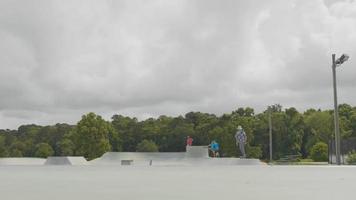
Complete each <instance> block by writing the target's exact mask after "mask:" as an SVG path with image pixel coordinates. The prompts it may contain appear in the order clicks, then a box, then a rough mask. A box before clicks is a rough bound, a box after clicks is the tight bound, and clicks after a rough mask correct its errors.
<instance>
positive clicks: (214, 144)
mask: <svg viewBox="0 0 356 200" xmlns="http://www.w3.org/2000/svg"><path fill="white" fill-rule="evenodd" d="M209 149H210V151H211V152H212V153H213V157H219V143H217V142H216V141H215V140H213V141H212V142H211V143H210V145H209Z"/></svg>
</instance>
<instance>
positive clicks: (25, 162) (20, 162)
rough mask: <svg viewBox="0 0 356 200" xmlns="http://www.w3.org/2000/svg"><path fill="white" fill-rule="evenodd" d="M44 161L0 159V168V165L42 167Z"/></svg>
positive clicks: (34, 159) (37, 159) (42, 159)
mask: <svg viewBox="0 0 356 200" xmlns="http://www.w3.org/2000/svg"><path fill="white" fill-rule="evenodd" d="M45 161H46V159H44V158H0V166H2V165H43V164H44V163H45Z"/></svg>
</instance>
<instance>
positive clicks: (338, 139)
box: [331, 54, 349, 165]
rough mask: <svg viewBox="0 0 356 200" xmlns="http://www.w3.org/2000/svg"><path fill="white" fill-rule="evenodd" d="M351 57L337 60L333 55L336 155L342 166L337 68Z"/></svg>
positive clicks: (342, 57) (337, 162) (346, 56)
mask: <svg viewBox="0 0 356 200" xmlns="http://www.w3.org/2000/svg"><path fill="white" fill-rule="evenodd" d="M348 59H349V56H348V55H346V54H342V55H341V57H340V58H338V59H337V60H335V54H332V67H331V68H332V71H333V87H334V127H335V153H336V164H338V165H340V164H341V159H340V149H341V148H340V128H339V108H338V104H337V89H336V67H338V66H340V65H341V64H342V63H344V62H345V61H347V60H348Z"/></svg>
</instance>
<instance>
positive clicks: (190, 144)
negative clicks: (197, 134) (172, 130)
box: [187, 135, 193, 146]
mask: <svg viewBox="0 0 356 200" xmlns="http://www.w3.org/2000/svg"><path fill="white" fill-rule="evenodd" d="M192 145H193V138H191V137H190V136H189V135H188V136H187V146H192Z"/></svg>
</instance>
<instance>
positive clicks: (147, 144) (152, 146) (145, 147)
mask: <svg viewBox="0 0 356 200" xmlns="http://www.w3.org/2000/svg"><path fill="white" fill-rule="evenodd" d="M136 150H137V151H138V152H158V147H157V145H156V143H154V142H153V141H151V140H142V142H140V143H139V144H138V145H137V147H136Z"/></svg>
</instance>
